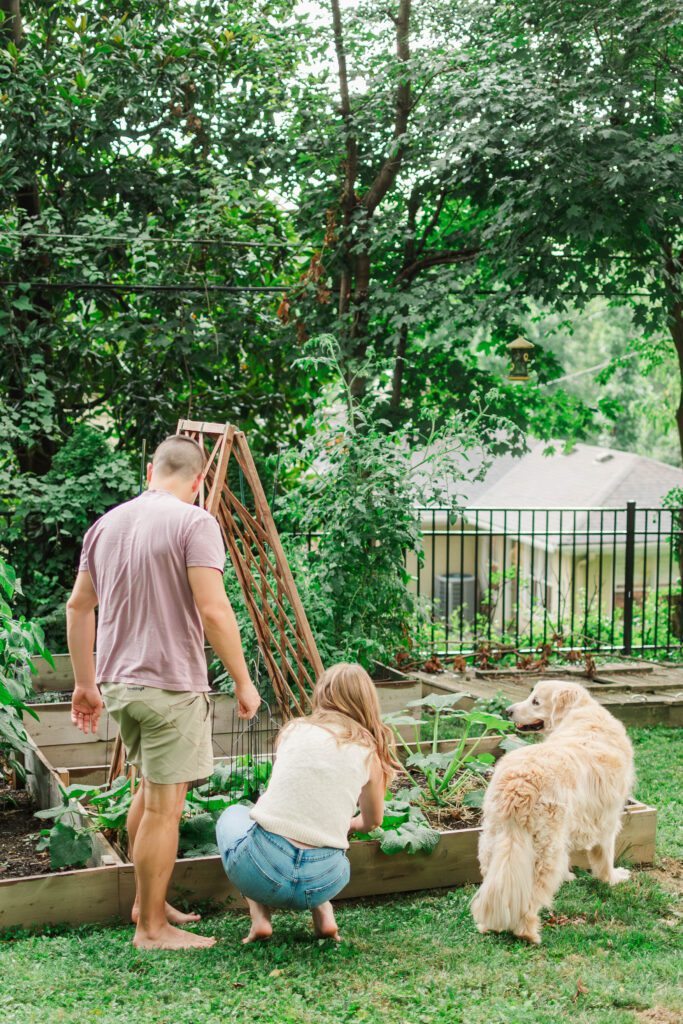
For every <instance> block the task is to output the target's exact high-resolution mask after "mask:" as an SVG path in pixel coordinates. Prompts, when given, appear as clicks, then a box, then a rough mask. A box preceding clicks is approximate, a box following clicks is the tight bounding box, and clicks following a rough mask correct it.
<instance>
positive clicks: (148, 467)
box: [147, 462, 154, 483]
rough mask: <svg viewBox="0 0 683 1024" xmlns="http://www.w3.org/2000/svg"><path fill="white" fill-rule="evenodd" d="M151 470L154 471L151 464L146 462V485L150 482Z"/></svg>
mask: <svg viewBox="0 0 683 1024" xmlns="http://www.w3.org/2000/svg"><path fill="white" fill-rule="evenodd" d="M153 470H154V466H153V465H152V463H151V462H148V463H147V483H149V482H150V480H151V479H152V471H153Z"/></svg>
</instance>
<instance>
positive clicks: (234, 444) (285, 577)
mask: <svg viewBox="0 0 683 1024" xmlns="http://www.w3.org/2000/svg"><path fill="white" fill-rule="evenodd" d="M176 433H177V434H183V435H185V436H186V437H191V438H194V440H195V441H197V442H198V443H199V444H200V445H201V447H202V449H203V450H204V453H205V455H206V463H205V466H204V474H203V479H202V483H201V486H200V489H199V496H198V497H199V504H200V505H201V506H202V507H203V508H205V509H206V510H207V512H210V513H211V515H212V516H215V517H216V519H217V520H218V525H219V526H220V529H221V533H222V535H223V539H224V541H225V545H226V547H227V549H228V553H229V555H230V559H231V561H232V564H233V567H234V569H235V573H236V575H237V579H238V581H239V584H240V587H241V589H242V593H243V595H244V600H245V603H246V606H247V609H248V611H249V616H250V618H251V621H252V623H253V626H254V631H255V633H256V638H257V641H258V645H259V649H260V651H261V654H262V655H263V660H264V664H265V667H266V671H267V672H268V676H269V677H270V681H271V683H272V686H273V692H274V694H275V699H276V700H277V703H278V707H279V710H280V715H281V716H282V718H283V719H284V720H285V721H286V720H287V719H289V718H291V717H292V716H293V715H297V714H299V715H303V714H305V713H306V712H307V711H309V710H310V708H311V698H310V691H311V690H312V689H313V686H314V684H315V681H316V679H317V678H318V677H319V676H320V675H321V673H322V671H323V664H322V661H321V659H320V655H319V653H318V648H317V646H316V643H315V640H314V638H313V633H312V632H311V627H310V625H309V622H308V619H307V618H306V612H305V611H304V608H303V605H302V603H301V599H300V597H299V593H298V591H297V589H296V584H295V582H294V577H293V576H292V572H291V569H290V567H289V563H288V561H287V557H286V555H285V553H284V550H283V547H282V542H281V541H280V536H279V534H278V531H277V527H276V526H275V521H274V519H273V516H272V513H271V510H270V506H269V505H268V501H267V498H266V495H265V492H264V490H263V485H262V484H261V480H260V479H259V475H258V472H257V470H256V466H255V464H254V460H253V457H252V454H251V451H250V450H249V445H248V444H247V440H246V437H245V436H244V433H243V432H242V431H241V430H238V429H237V428H236V427H234V426H233V425H232V424H230V423H204V422H202V421H195V420H179V421H178V426H177V429H176ZM231 460H234V462H235V463H236V464H237V467H238V474H239V480H240V482H243V483H244V484H245V485H246V488H248V490H249V492H250V495H251V499H252V502H253V511H250V509H249V508H248V507H247V505H248V504H250V502H249V499H248V498H247V496H246V493H245V494H244V495H242V494H241V493H240V496H239V497H238V495H237V494H235V492H234V490H233V489H232V488H231V487H230V485H229V482H228V470H229V468H230V462H231ZM123 759H124V751H123V747H122V745H121V740H120V737H117V740H116V744H115V747H114V753H113V757H112V761H111V766H110V771H109V780H110V782H111V781H112V780H113V779H114V778H116V777H117V776H118V775H120V774H121V773H122V771H123Z"/></svg>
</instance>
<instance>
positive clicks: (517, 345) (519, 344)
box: [508, 337, 536, 380]
mask: <svg viewBox="0 0 683 1024" xmlns="http://www.w3.org/2000/svg"><path fill="white" fill-rule="evenodd" d="M535 347H536V346H535V345H532V344H531V342H530V341H527V340H526V338H522V337H519V338H515V340H514V341H511V342H510V344H509V345H508V352H509V353H510V359H511V360H512V369H511V370H510V373H509V374H508V380H529V369H530V368H531V362H532V355H531V353H532V352H533V350H534V348H535Z"/></svg>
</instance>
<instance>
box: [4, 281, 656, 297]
mask: <svg viewBox="0 0 683 1024" xmlns="http://www.w3.org/2000/svg"><path fill="white" fill-rule="evenodd" d="M299 285H300V282H298V283H295V284H289V285H285V284H273V285H246V284H239V285H233V284H202V283H201V282H196V281H189V282H183V283H182V284H126V283H125V282H118V281H7V280H5V281H0V287H2V288H47V289H49V290H51V291H74V292H76V291H101V292H104V291H111V292H228V293H230V292H235V293H238V292H289V291H292V290H294V289H296V288H297V287H298V286H299ZM451 294H452V295H453V296H454V297H456V298H467V297H468V296H470V295H491V296H498V297H499V298H501V299H504V298H508V297H510V296H516V297H520V296H521V294H522V293H520V292H519V291H513V290H509V291H502V290H501V289H498V288H474V289H471V290H469V291H467V290H460V291H454V292H452V293H451ZM561 294H562V295H563V296H575V295H578V296H581V297H582V298H586V293H585V292H583V291H563V292H562V293H561ZM597 297H602V298H607V299H633V298H644V299H646V298H649V293H648V292H615V291H609V292H607V291H606V292H595V293H593V294H592V295H591V298H597Z"/></svg>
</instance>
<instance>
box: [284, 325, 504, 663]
mask: <svg viewBox="0 0 683 1024" xmlns="http://www.w3.org/2000/svg"><path fill="white" fill-rule="evenodd" d="M315 350H316V352H317V353H318V354H316V355H315V356H311V357H308V358H307V359H304V360H302V361H303V362H305V363H306V364H307V365H310V367H311V370H312V372H313V371H315V370H316V368H317V367H318V366H319V365H320V364H321V363H324V364H325V365H326V368H327V373H328V375H329V374H330V373H333V374H335V375H336V382H337V383H336V385H335V386H334V387H332V388H331V389H329V390H328V391H327V392H325V393H324V394H323V395H321V396H320V398H319V399H318V402H317V405H316V409H315V412H314V414H313V417H312V419H311V422H310V425H309V426H310V429H309V432H308V436H307V438H306V439H305V441H304V442H303V444H302V447H301V448H300V449H299V451H297V452H293V453H290V454H289V455H288V456H287V457H286V458H285V460H284V472H285V476H286V483H287V484H288V485H289V489H288V490H286V491H285V492H284V493H283V495H282V496H281V498H280V501H279V503H278V513H279V516H280V522H281V526H282V527H283V532H284V533H285V536H284V541H285V544H286V547H287V554H288V557H289V558H290V559H291V562H292V565H293V571H294V575H295V578H296V580H297V584H298V586H299V588H300V591H301V597H302V601H303V604H304V607H305V608H306V612H307V615H308V617H309V619H310V621H311V626H312V628H313V632H314V635H315V637H316V640H317V642H318V644H319V647H320V652H321V656H322V659H323V662H324V663H328V664H329V663H331V662H334V661H339V660H352V661H359V662H361V664H363V665H365V666H366V667H370V666H371V665H372V663H373V662H374V661H389V662H391V661H393V660H394V658H395V657H396V655H397V654H398V652H399V651H400V650H401V649H404V650H405V649H407V648H409V647H410V646H411V643H412V641H411V627H412V624H413V620H414V618H415V615H416V613H417V606H416V601H415V597H414V595H413V594H412V593H411V592H410V590H409V587H408V584H409V582H410V578H411V577H410V574H409V573H408V571H407V569H406V566H405V556H406V554H407V553H408V552H411V551H412V552H416V553H418V557H419V552H420V549H421V524H420V518H419V514H418V513H417V511H416V510H417V508H418V507H419V506H420V505H424V504H425V503H427V502H433V501H439V499H441V502H442V503H443V501H446V500H450V501H451V503H453V502H454V500H455V499H454V491H453V485H454V483H457V480H458V479H462V478H463V473H462V472H461V471H460V470H459V469H458V466H457V464H456V463H455V461H454V456H455V454H456V453H462V452H463V451H465V450H467V449H468V448H470V447H472V446H474V445H475V444H477V443H478V437H477V425H479V426H481V421H482V419H483V418H484V417H483V416H479V417H476V416H475V417H473V418H472V420H469V421H468V420H466V419H465V418H464V417H461V418H457V419H456V418H452V419H451V420H450V422H449V424H448V426H447V427H444V428H442V429H441V430H440V431H439V432H437V431H434V432H433V433H432V434H431V435H430V436H429V437H425V438H419V439H418V438H416V436H415V435H414V433H411V432H410V431H409V430H408V429H399V430H391V429H390V426H391V425H390V424H389V423H387V422H385V421H383V420H382V419H378V418H377V410H378V407H379V400H378V398H377V397H376V396H374V395H368V396H366V397H364V398H361V399H358V398H357V397H356V396H354V395H353V388H352V385H351V384H350V383H349V382H348V381H346V380H345V378H344V376H343V374H342V372H341V369H340V365H339V361H338V352H337V347H336V343H335V342H334V340H333V339H330V338H318V339H316V342H315ZM321 351H322V355H321V354H319V353H320V352H321ZM446 480H447V481H448V483H449V491H450V494H451V498H450V499H447V498H446V497H445V496H444V495H443V494H442V493H441V492H442V488H443V486H444V481H446ZM307 539H308V540H309V541H310V543H308V542H307Z"/></svg>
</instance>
